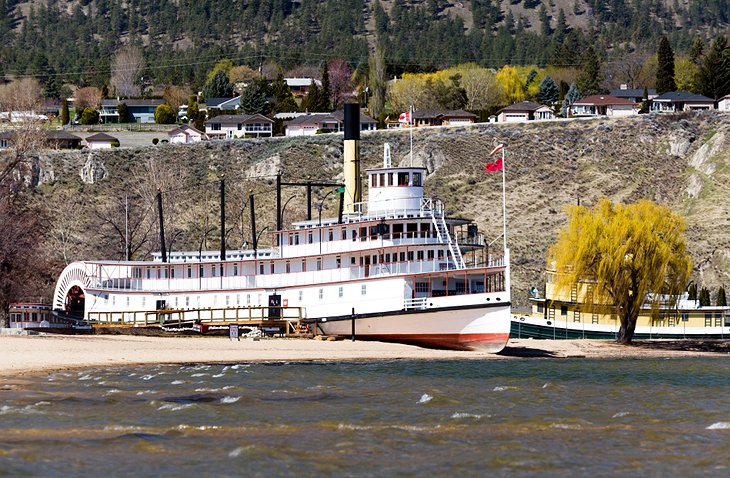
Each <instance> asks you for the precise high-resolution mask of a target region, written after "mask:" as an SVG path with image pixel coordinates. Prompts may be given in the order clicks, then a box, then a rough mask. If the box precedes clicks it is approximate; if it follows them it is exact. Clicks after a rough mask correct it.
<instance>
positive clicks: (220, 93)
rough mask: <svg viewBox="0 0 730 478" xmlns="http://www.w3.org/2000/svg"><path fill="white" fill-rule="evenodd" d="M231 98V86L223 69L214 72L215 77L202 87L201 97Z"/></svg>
mask: <svg viewBox="0 0 730 478" xmlns="http://www.w3.org/2000/svg"><path fill="white" fill-rule="evenodd" d="M231 96H233V85H232V84H231V82H230V81H229V80H228V75H227V74H226V72H225V70H223V69H219V70H218V71H216V72H215V75H213V77H211V78H210V79H209V80H208V81H206V82H205V85H204V86H203V97H205V98H230V97H231Z"/></svg>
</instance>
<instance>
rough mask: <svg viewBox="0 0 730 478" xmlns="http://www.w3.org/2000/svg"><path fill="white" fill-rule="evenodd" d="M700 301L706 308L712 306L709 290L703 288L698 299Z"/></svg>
mask: <svg viewBox="0 0 730 478" xmlns="http://www.w3.org/2000/svg"><path fill="white" fill-rule="evenodd" d="M698 299H699V301H700V306H701V307H705V306H708V305H711V303H710V291H709V290H707V288H705V287H703V288H702V290H700V295H699V297H698Z"/></svg>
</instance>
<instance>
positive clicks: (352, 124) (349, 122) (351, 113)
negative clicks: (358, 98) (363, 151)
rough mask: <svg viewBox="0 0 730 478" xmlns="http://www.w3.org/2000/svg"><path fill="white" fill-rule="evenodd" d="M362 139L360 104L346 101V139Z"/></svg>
mask: <svg viewBox="0 0 730 478" xmlns="http://www.w3.org/2000/svg"><path fill="white" fill-rule="evenodd" d="M348 139H358V140H359V139H360V105H359V104H357V103H345V140H348Z"/></svg>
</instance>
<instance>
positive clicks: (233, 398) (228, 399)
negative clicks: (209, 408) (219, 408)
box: [221, 396, 241, 403]
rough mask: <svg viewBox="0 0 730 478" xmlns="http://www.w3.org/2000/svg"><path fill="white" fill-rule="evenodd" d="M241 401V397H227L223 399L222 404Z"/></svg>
mask: <svg viewBox="0 0 730 478" xmlns="http://www.w3.org/2000/svg"><path fill="white" fill-rule="evenodd" d="M240 399H241V397H231V396H225V397H223V398H221V403H236V402H237V401H239V400H240Z"/></svg>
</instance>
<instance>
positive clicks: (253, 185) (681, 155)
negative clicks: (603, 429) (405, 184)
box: [38, 113, 730, 305]
mask: <svg viewBox="0 0 730 478" xmlns="http://www.w3.org/2000/svg"><path fill="white" fill-rule="evenodd" d="M385 142H387V143H390V145H391V150H392V154H393V162H394V164H409V162H410V161H411V158H410V136H409V133H408V132H405V131H378V132H372V133H365V134H363V136H362V141H361V149H362V159H363V166H364V168H368V167H375V166H379V165H380V164H381V163H382V151H383V143H385ZM498 143H505V144H507V150H506V151H507V153H506V155H507V156H506V172H507V215H508V242H509V245H510V248H511V250H512V260H513V287H514V290H513V295H514V297H515V300H516V302H517V303H518V304H519V305H524V304H526V302H527V300H526V298H527V290H528V289H529V288H530V287H531V286H537V287H538V288H540V286H541V283H542V280H543V275H542V273H543V269H544V266H545V252H546V250H547V248H548V247H549V245H550V244H551V242H552V241H553V239H554V237H555V234H556V231H557V229H558V228H559V227H560V226H561V225H562V224H564V222H565V212H564V207H565V206H566V205H567V204H574V203H576V202H578V201H580V203H581V204H585V205H591V204H593V203H594V202H595V201H596V200H597V199H598V198H599V197H601V196H607V197H609V198H611V199H613V200H616V201H634V200H637V199H639V198H648V199H652V200H654V201H658V202H662V203H665V204H668V205H669V206H671V207H672V208H673V209H674V210H675V211H677V212H679V213H681V214H682V215H684V217H685V218H686V220H687V224H688V230H687V239H688V243H689V249H690V252H691V254H692V257H693V260H694V262H695V273H696V280H697V282H698V283H701V284H705V285H707V286H709V287H713V288H716V287H717V286H719V285H721V284H725V285H728V284H730V200H728V196H730V194H729V193H730V186H728V185H729V184H730V147H729V146H730V116H729V115H722V114H718V113H692V114H680V115H671V116H640V117H635V118H625V119H616V120H590V121H588V120H586V121H565V122H550V123H534V124H514V125H497V124H480V125H475V126H472V127H464V128H458V127H457V128H444V129H441V128H429V129H423V130H417V131H415V132H414V138H413V148H414V149H413V160H412V162H413V164H414V165H419V166H424V167H426V168H427V169H428V179H427V182H426V189H427V194H428V195H430V196H435V197H438V198H441V199H442V200H444V201H445V203H446V205H447V208H448V212H449V214H452V215H459V216H465V217H471V218H473V219H475V220H476V221H477V223H478V224H479V225H480V228H481V229H482V230H484V231H486V233H487V236H488V237H489V238H491V239H495V238H497V237H498V236H499V235H500V234H501V175H499V174H488V173H486V172H485V171H484V164H485V163H486V162H487V161H489V158H488V157H487V155H488V154H489V151H490V150H491V149H492V148H493V147H494V145H495V144H498ZM341 162H342V138H341V136H339V135H322V136H317V137H311V138H273V139H259V140H238V141H231V142H214V143H203V144H198V145H158V146H155V147H146V148H139V149H129V150H125V149H121V150H110V151H94V152H73V153H49V154H47V155H43V156H42V157H41V158H40V161H39V164H40V168H41V171H40V172H39V174H38V177H39V178H40V183H41V184H40V185H39V186H38V192H39V194H38V199H39V200H40V201H43V202H44V203H46V204H48V205H49V207H51V208H52V210H53V211H54V215H53V217H54V219H53V223H52V224H50V225H49V227H50V229H51V234H50V236H49V238H48V244H47V250H49V251H50V253H51V254H53V255H54V257H55V259H56V260H57V261H58V263H59V266H60V265H61V264H62V263H63V262H66V261H70V260H75V259H84V258H86V259H90V258H102V257H104V258H121V257H122V254H123V252H122V251H123V228H122V230H121V231H120V225H123V204H124V201H125V197H126V198H127V199H129V198H131V199H130V203H131V207H130V211H131V220H130V222H131V223H133V224H134V232H133V236H134V237H133V243H134V249H135V256H136V257H138V258H142V257H143V256H144V255H145V254H147V253H148V252H149V251H152V250H157V248H158V247H159V246H158V244H157V242H156V235H155V230H154V228H155V226H154V209H153V204H154V203H153V199H154V193H155V191H156V190H157V188H160V189H161V190H163V191H164V197H165V202H166V209H167V211H168V212H167V214H168V217H167V218H166V224H167V228H168V231H167V237H168V242H172V243H173V244H172V248H173V249H187V250H198V248H199V247H203V248H205V247H208V248H215V247H217V243H216V241H215V239H213V237H218V234H219V233H218V232H217V230H216V229H215V228H216V226H217V217H218V213H217V197H216V195H217V187H218V186H217V183H216V182H217V180H218V179H219V178H220V177H221V175H224V176H225V178H226V181H227V188H228V191H229V195H228V202H227V204H228V207H227V218H228V219H227V222H228V224H230V226H229V227H230V230H229V231H227V232H228V234H229V236H228V237H229V239H228V243H229V244H230V245H231V247H239V246H243V245H244V242H250V232H249V231H248V228H249V226H248V211H247V206H246V201H247V197H248V194H249V193H250V192H254V193H255V194H256V204H257V224H258V230H259V231H261V230H262V229H263V228H264V227H266V226H267V225H268V226H269V227H270V229H273V224H274V221H275V217H274V213H273V204H274V193H273V181H274V176H275V174H276V173H277V171H281V172H282V173H283V175H284V177H285V178H287V179H289V180H307V179H312V180H327V181H331V180H338V179H342V168H341ZM284 194H285V196H284V199H285V200H286V199H287V198H289V197H291V196H294V198H295V199H293V200H292V201H291V203H290V204H289V205H288V206H287V208H286V212H285V221H287V222H290V221H292V220H296V219H301V218H303V217H304V216H305V214H306V212H305V206H306V201H305V199H304V192H303V191H297V190H294V189H288V190H285V192H284ZM324 194H326V190H322V192H321V194H320V193H319V192H318V191H315V200H314V201H313V203H314V205H315V207H316V205H317V204H318V203H319V198H321V197H323V196H324ZM330 198H332V195H330ZM324 214H336V202H335V201H331V202H330V201H328V202H327V203H326V204H325V211H324V212H323V215H324ZM264 238H265V236H264ZM263 240H264V239H262V241H263Z"/></svg>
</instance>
